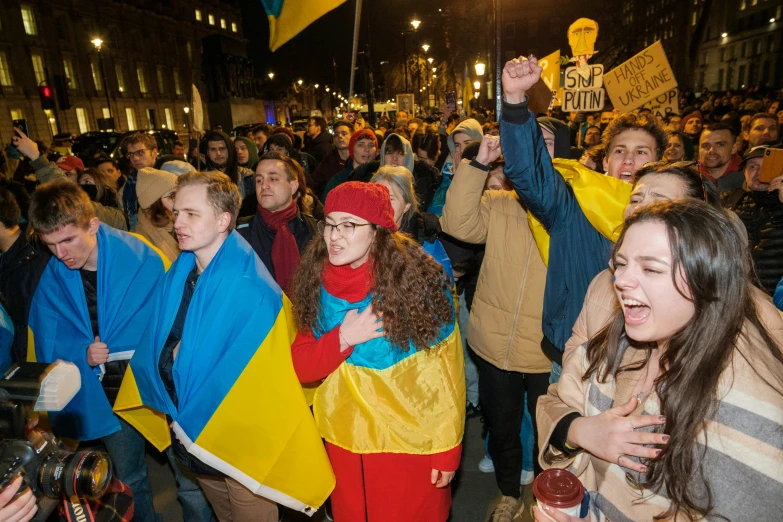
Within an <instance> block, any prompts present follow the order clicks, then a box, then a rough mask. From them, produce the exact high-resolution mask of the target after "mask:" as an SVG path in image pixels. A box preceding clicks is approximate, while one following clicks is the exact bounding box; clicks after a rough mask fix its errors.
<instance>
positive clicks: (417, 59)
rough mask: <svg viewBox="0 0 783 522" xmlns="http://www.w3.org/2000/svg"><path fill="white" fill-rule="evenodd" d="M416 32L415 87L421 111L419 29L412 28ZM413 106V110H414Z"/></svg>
mask: <svg viewBox="0 0 783 522" xmlns="http://www.w3.org/2000/svg"><path fill="white" fill-rule="evenodd" d="M414 31H415V32H416V85H417V87H416V88H417V89H419V112H421V67H420V64H419V60H420V59H421V56H420V55H419V53H420V52H421V45H419V29H418V28H416V29H414ZM415 109H416V108H415V107H414V111H415Z"/></svg>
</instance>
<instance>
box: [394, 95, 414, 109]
mask: <svg viewBox="0 0 783 522" xmlns="http://www.w3.org/2000/svg"><path fill="white" fill-rule="evenodd" d="M400 111H406V112H407V113H408V114H412V113H413V111H414V101H413V95H412V94H398V95H397V112H400Z"/></svg>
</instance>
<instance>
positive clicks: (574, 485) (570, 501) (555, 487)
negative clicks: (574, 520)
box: [533, 469, 585, 508]
mask: <svg viewBox="0 0 783 522" xmlns="http://www.w3.org/2000/svg"><path fill="white" fill-rule="evenodd" d="M533 494H534V495H535V496H536V498H537V499H538V500H540V501H541V502H542V503H544V504H546V505H547V506H552V507H554V508H570V507H573V506H576V505H578V504H581V503H582V499H583V498H584V496H585V491H584V487H583V486H582V483H581V482H580V481H579V479H578V478H577V477H576V475H574V474H573V473H571V472H570V471H568V470H565V469H548V470H546V471H544V472H543V473H541V474H540V475H539V476H538V477H536V480H535V482H533Z"/></svg>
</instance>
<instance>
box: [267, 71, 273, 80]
mask: <svg viewBox="0 0 783 522" xmlns="http://www.w3.org/2000/svg"><path fill="white" fill-rule="evenodd" d="M267 76H269V79H270V80H274V79H275V73H273V72H271V73H269V74H267Z"/></svg>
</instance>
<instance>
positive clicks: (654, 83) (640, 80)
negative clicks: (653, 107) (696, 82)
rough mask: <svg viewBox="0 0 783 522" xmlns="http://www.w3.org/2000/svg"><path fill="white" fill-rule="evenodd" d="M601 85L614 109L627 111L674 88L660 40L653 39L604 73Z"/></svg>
mask: <svg viewBox="0 0 783 522" xmlns="http://www.w3.org/2000/svg"><path fill="white" fill-rule="evenodd" d="M604 85H605V86H606V92H607V93H608V94H609V98H610V99H611V100H612V104H613V105H614V108H615V109H617V110H619V111H620V112H629V111H632V110H634V109H636V108H637V107H641V106H642V105H644V104H645V103H647V102H649V101H651V100H654V99H655V98H656V97H657V96H660V95H661V94H664V93H666V92H668V91H670V90H672V89H674V88H675V87H677V80H675V79H674V72H672V68H671V67H670V66H669V60H667V59H666V53H664V52H663V46H661V42H660V41H658V42H655V43H654V44H652V45H651V46H650V47H648V48H647V49H645V50H644V51H642V52H640V53H639V54H637V55H636V56H634V57H633V58H631V59H630V60H628V61H627V62H625V63H623V64H621V65H620V66H618V67H616V68H614V69H612V70H611V71H609V72H608V73H606V75H605V78H604Z"/></svg>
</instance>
